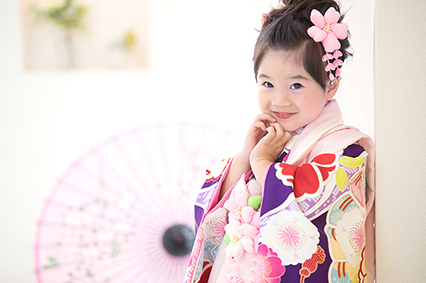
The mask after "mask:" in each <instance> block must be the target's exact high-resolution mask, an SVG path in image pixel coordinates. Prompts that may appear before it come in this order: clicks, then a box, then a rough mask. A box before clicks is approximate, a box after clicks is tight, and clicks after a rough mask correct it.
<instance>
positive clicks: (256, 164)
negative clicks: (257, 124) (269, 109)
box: [250, 123, 291, 187]
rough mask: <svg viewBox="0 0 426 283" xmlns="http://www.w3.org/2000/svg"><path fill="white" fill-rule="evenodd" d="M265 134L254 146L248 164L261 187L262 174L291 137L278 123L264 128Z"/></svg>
mask: <svg viewBox="0 0 426 283" xmlns="http://www.w3.org/2000/svg"><path fill="white" fill-rule="evenodd" d="M266 132H267V134H266V135H265V137H263V138H262V139H261V140H260V141H259V142H258V143H257V145H256V146H255V148H254V149H253V151H252V152H251V155H250V165H251V168H252V170H253V173H254V175H255V176H256V179H257V180H258V183H259V184H260V185H261V186H262V187H263V174H264V173H265V171H266V168H267V167H268V166H269V164H271V163H272V162H275V161H276V160H277V159H278V157H279V156H280V154H281V152H282V151H283V149H284V146H285V144H286V143H287V141H288V140H289V139H290V138H291V135H290V133H289V132H287V131H284V129H283V128H282V127H281V125H280V124H278V123H272V124H270V126H269V127H268V128H267V129H266Z"/></svg>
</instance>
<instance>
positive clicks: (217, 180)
mask: <svg viewBox="0 0 426 283" xmlns="http://www.w3.org/2000/svg"><path fill="white" fill-rule="evenodd" d="M231 162H232V158H226V159H222V160H221V161H220V162H219V163H217V164H216V165H215V166H213V167H212V168H210V169H207V170H206V176H205V180H204V183H203V186H202V187H201V190H200V191H199V193H198V195H197V197H196V199H195V205H194V217H195V230H196V232H197V230H198V227H199V225H200V223H201V222H202V219H203V217H204V215H205V214H206V213H207V212H208V211H209V210H210V209H211V208H212V206H214V205H215V204H216V203H217V200H218V189H220V186H221V184H222V182H223V179H224V177H225V176H226V174H227V172H228V170H229V166H230V165H231Z"/></svg>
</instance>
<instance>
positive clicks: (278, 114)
mask: <svg viewBox="0 0 426 283" xmlns="http://www.w3.org/2000/svg"><path fill="white" fill-rule="evenodd" d="M274 114H275V116H276V117H277V118H278V119H289V118H291V117H293V115H294V114H295V113H288V112H274Z"/></svg>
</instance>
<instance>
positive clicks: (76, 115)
mask: <svg viewBox="0 0 426 283" xmlns="http://www.w3.org/2000/svg"><path fill="white" fill-rule="evenodd" d="M71 2H72V3H73V5H75V6H74V8H75V10H69V11H68V13H71V12H73V13H75V14H72V15H71V16H70V17H68V18H65V19H68V21H64V17H66V16H69V14H68V15H67V14H63V15H62V16H59V17H58V16H57V15H56V16H55V15H54V16H52V14H50V16H49V15H48V12H49V9H54V8H55V7H58V6H55V5H59V6H60V5H62V4H63V3H64V1H59V0H58V1H35V0H21V1H17V0H2V1H1V2H0V43H1V48H0V50H1V52H0V193H1V195H0V209H1V214H0V225H1V232H0V239H1V241H0V252H1V256H0V271H1V272H0V282H56V281H54V280H53V279H52V280H53V281H37V280H41V279H40V277H37V276H36V271H37V268H38V267H37V266H36V265H37V260H36V253H35V248H36V246H37V245H36V243H37V241H38V240H39V238H40V233H39V232H40V230H39V229H40V222H39V220H40V219H41V218H42V217H43V216H44V215H45V212H46V206H47V205H48V201H47V200H49V199H50V198H52V197H54V196H55V192H57V191H58V190H60V189H58V188H60V187H61V182H60V181H61V180H62V179H63V178H66V177H67V176H69V174H68V173H67V172H70V171H72V170H73V169H74V168H76V167H77V165H78V164H77V165H76V162H77V163H78V162H80V161H82V160H84V156H90V154H91V153H90V152H91V151H90V150H91V149H93V148H95V149H100V148H101V146H100V145H101V144H111V143H114V141H112V140H111V139H110V137H112V136H113V137H116V140H117V139H118V140H121V141H122V140H123V139H125V137H127V136H126V134H123V133H129V131H130V132H131V133H132V134H130V135H133V134H134V133H135V132H137V133H138V135H142V136H143V137H144V138H145V139H149V136H151V135H156V136H161V134H160V135H159V134H158V133H159V132H160V133H169V132H168V131H167V129H169V128H168V127H169V125H174V126H175V128H174V129H175V130H174V131H175V132H173V133H175V134H171V136H170V138H169V139H168V140H167V143H166V146H167V147H168V150H170V152H172V151H173V149H174V150H175V151H179V148H181V147H179V146H182V144H185V146H190V147H192V148H193V145H191V141H190V140H191V139H179V138H178V137H180V136H181V135H184V134H185V131H182V125H185V126H184V128H185V129H188V128H190V129H193V128H196V129H197V130H194V131H193V133H192V136H193V137H194V138H197V139H199V140H206V141H207V140H211V139H213V138H210V137H209V133H212V132H216V133H219V134H218V135H220V137H222V136H235V137H241V136H244V135H245V132H246V130H247V128H248V127H249V125H250V124H251V122H252V120H253V118H254V116H255V115H256V114H257V112H258V109H257V99H256V87H255V81H254V75H253V72H252V61H251V59H252V52H253V47H254V43H255V40H256V37H257V31H256V29H258V28H260V18H261V14H262V13H263V12H268V11H269V10H270V8H271V7H274V6H276V3H277V1H272V0H245V1H243V0H218V1H205V0H198V1H195V0H178V1H177V0H173V1H172V0H162V1H154V0H145V1H131V0H126V1H124V0H123V1H119V2H117V1H93V0H75V1H71ZM342 5H343V11H348V12H347V15H346V19H345V21H346V23H348V24H349V26H350V30H351V33H352V37H351V39H352V45H353V51H354V57H353V59H350V60H348V62H347V63H345V66H344V67H343V68H342V74H343V75H342V78H343V79H342V83H341V89H340V90H339V93H338V95H337V96H336V99H337V100H338V101H339V103H340V106H341V108H342V112H343V114H344V120H345V122H346V123H347V124H352V125H354V126H356V127H358V128H359V129H360V130H362V131H364V132H365V133H367V134H369V135H371V136H373V137H374V92H373V91H374V77H373V46H374V45H373V7H372V3H370V1H368V0H358V1H356V0H343V1H342ZM35 7H37V8H35ZM368 8H371V9H368ZM50 11H52V10H50ZM61 17H62V18H61ZM360 114H361V115H360ZM176 125H177V126H176ZM176 127H177V128H176ZM135 129H136V130H135ZM146 129H149V130H146ZM176 129H177V130H176ZM132 131H133V132H132ZM218 135H216V136H218ZM192 136H191V135H189V136H188V137H192ZM170 140H172V141H175V143H174V142H170ZM236 140H238V138H236ZM160 141H161V140H160ZM238 143H239V141H235V142H234V141H233V142H232V143H230V144H229V149H230V151H229V152H233V151H232V150H231V149H234V148H235V150H238V145H239V144H238ZM174 144H176V147H175V148H174V147H173V146H174ZM202 144H206V145H208V143H207V142H206V143H203V142H199V143H197V144H196V145H197V146H201V145H202ZM215 146H217V147H219V146H218V145H217V144H215V145H210V146H209V147H210V148H213V147H215ZM153 147H156V148H155V150H154V148H153ZM158 147H160V144H158V143H153V144H152V145H151V148H150V147H147V148H146V150H147V151H152V152H156V151H158V150H159V149H158ZM160 148H161V147H160ZM200 150H201V149H200ZM88 152H89V153H88ZM197 153H198V152H197V151H196V150H195V152H194V154H197ZM209 154H210V155H211V153H209ZM214 157H217V159H219V158H221V157H225V156H214ZM153 158H154V159H155V158H156V156H153ZM213 159H214V158H210V159H203V158H200V159H197V158H195V160H197V161H200V160H201V161H202V162H201V163H206V164H198V166H199V168H204V167H207V166H210V165H211V164H210V163H211V162H213ZM158 160H160V161H157V162H160V163H161V161H163V160H164V159H161V158H160V157H158ZM116 166H117V167H118V168H121V167H119V165H118V164H116ZM200 171H201V172H200V173H201V174H202V173H203V172H202V169H200ZM67 174H68V175H67ZM194 174H196V173H194ZM194 178H196V177H195V176H194ZM150 189H151V188H144V190H145V191H147V192H148V191H150ZM152 190H155V189H154V188H152ZM144 193H145V192H143V193H142V195H143V194H144ZM163 193H164V194H166V195H167V188H164V189H163ZM188 194H191V192H189V193H188ZM190 201H191V200H190ZM51 263H52V264H53V265H54V264H55V262H54V260H53V261H52V262H51ZM153 279H154V278H153ZM181 281H182V280H181V279H180V278H179V279H178V280H177V281H176V282H181ZM75 282H80V281H75ZM81 282H86V281H81ZM112 282H114V281H112ZM144 282H148V281H144ZM153 282H159V281H153ZM165 282H172V281H165Z"/></svg>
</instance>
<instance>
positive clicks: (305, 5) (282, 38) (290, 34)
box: [253, 0, 352, 90]
mask: <svg viewBox="0 0 426 283" xmlns="http://www.w3.org/2000/svg"><path fill="white" fill-rule="evenodd" d="M282 2H283V6H282V7H281V8H277V9H273V10H272V11H270V12H269V14H268V16H267V17H266V19H265V22H264V24H263V26H262V29H261V31H260V34H259V37H258V39H257V42H256V45H255V50H254V56H253V63H254V73H255V77H256V79H257V75H258V71H259V66H260V63H261V61H262V59H263V57H264V56H265V53H266V52H268V51H269V50H274V51H280V50H283V51H286V52H294V54H297V55H298V56H301V58H302V60H303V66H304V68H305V70H306V71H307V72H308V73H309V74H310V75H311V76H312V78H313V79H314V80H315V81H316V82H317V83H318V84H319V85H320V86H321V87H322V88H323V89H324V90H325V88H326V84H327V83H328V81H329V78H328V73H327V72H326V71H325V70H324V68H325V65H326V63H325V62H323V61H322V56H323V55H324V54H325V51H324V48H323V46H322V43H321V42H315V41H314V40H313V39H312V38H311V37H310V36H309V35H308V33H307V30H308V28H310V27H311V26H313V23H312V22H311V19H310V16H311V11H312V10H313V9H317V10H318V11H319V12H320V13H321V14H322V15H324V14H325V12H326V11H327V10H328V9H329V8H330V7H334V9H336V11H337V12H339V13H340V7H339V5H338V4H337V3H336V2H335V1H333V0H320V1H315V0H282ZM343 17H344V15H341V17H340V19H339V21H338V23H340V22H341V21H342V20H343ZM339 42H340V45H341V47H340V49H339V50H340V52H342V54H343V55H342V56H341V57H340V58H339V59H340V60H342V61H343V62H344V61H345V59H346V58H348V56H352V54H351V53H349V52H348V50H347V49H348V48H349V46H350V43H349V40H348V37H346V39H343V40H340V39H339Z"/></svg>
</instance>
